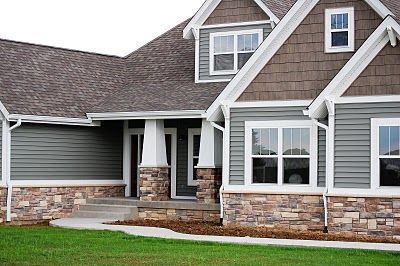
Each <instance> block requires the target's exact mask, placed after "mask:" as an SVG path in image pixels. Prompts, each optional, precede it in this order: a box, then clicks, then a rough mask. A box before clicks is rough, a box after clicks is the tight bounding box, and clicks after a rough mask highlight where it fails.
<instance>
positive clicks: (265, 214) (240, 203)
mask: <svg viewBox="0 0 400 266" xmlns="http://www.w3.org/2000/svg"><path fill="white" fill-rule="evenodd" d="M223 198H224V225H230V224H240V225H247V226H267V227H274V228H277V229H294V230H323V228H324V216H323V213H324V204H323V199H322V197H321V196H302V195H261V194H224V196H223Z"/></svg>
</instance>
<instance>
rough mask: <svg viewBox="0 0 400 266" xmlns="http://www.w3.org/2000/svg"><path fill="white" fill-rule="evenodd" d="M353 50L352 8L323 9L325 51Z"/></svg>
mask: <svg viewBox="0 0 400 266" xmlns="http://www.w3.org/2000/svg"><path fill="white" fill-rule="evenodd" d="M353 51H354V8H353V7H349V8H338V9H327V10H325V52H327V53H338V52H353Z"/></svg>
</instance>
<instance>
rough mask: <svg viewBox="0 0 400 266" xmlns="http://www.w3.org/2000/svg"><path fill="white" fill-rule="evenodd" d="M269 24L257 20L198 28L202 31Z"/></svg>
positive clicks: (268, 22)
mask: <svg viewBox="0 0 400 266" xmlns="http://www.w3.org/2000/svg"><path fill="white" fill-rule="evenodd" d="M271 22H272V21H271V20H257V21H247V22H235V23H226V24H214V25H203V26H200V29H201V30H202V29H215V28H228V27H229V28H230V27H241V26H254V25H265V24H271Z"/></svg>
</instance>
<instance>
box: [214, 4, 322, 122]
mask: <svg viewBox="0 0 400 266" xmlns="http://www.w3.org/2000/svg"><path fill="white" fill-rule="evenodd" d="M318 2H319V0H299V1H297V2H296V3H295V4H294V6H293V7H292V8H291V9H290V10H289V12H288V13H287V14H286V16H285V17H284V18H283V19H282V21H281V22H280V23H279V24H278V25H277V26H276V27H275V29H274V30H273V31H272V32H271V33H270V34H269V35H268V37H267V38H266V39H265V40H264V42H263V43H262V44H261V45H260V47H259V48H258V49H257V50H256V52H255V53H254V54H253V56H252V57H251V58H250V59H249V61H247V63H246V64H245V65H244V66H243V68H242V69H241V70H240V71H239V72H238V73H237V74H236V76H235V77H234V78H233V79H232V80H231V82H230V83H229V84H228V85H227V86H226V88H225V89H224V90H223V91H222V93H221V94H220V95H219V96H218V98H217V99H216V100H215V101H214V102H213V104H212V105H211V106H210V108H209V109H208V110H207V118H208V120H210V121H213V120H214V119H215V117H216V116H217V113H218V111H219V109H220V105H221V102H222V101H224V100H230V101H236V100H237V99H238V98H239V97H240V95H241V94H242V93H243V91H244V90H245V89H246V88H247V87H248V86H249V85H250V83H251V82H252V81H253V80H254V78H255V77H256V76H257V75H258V73H260V71H261V70H262V69H263V68H264V66H265V65H266V64H267V63H268V62H269V61H270V60H271V59H272V57H273V56H274V55H275V54H276V52H277V51H278V50H279V49H280V48H281V46H282V45H283V44H284V43H285V42H286V40H287V39H288V38H289V37H290V36H291V35H292V33H293V32H294V31H295V30H296V29H297V27H298V26H299V25H300V24H301V22H302V21H303V20H304V18H305V17H306V16H307V15H308V14H309V13H310V12H311V10H312V9H313V8H314V7H315V6H316V4H317V3H318Z"/></svg>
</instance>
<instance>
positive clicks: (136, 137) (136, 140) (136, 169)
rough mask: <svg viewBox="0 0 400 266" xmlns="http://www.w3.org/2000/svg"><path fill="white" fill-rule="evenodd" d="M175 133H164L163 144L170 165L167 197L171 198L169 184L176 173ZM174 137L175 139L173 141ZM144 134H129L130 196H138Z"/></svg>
mask: <svg viewBox="0 0 400 266" xmlns="http://www.w3.org/2000/svg"><path fill="white" fill-rule="evenodd" d="M175 138H176V134H173V133H168V132H167V133H166V134H165V146H166V150H167V162H168V165H170V166H171V168H170V171H169V179H170V181H171V182H170V189H169V197H170V198H171V190H172V189H171V184H175V182H173V181H175V180H173V179H175V173H176V158H175V157H176V139H175ZM174 139H175V141H174ZM143 141H144V134H133V135H131V191H130V194H131V197H135V198H136V197H140V190H139V186H140V164H141V162H142V151H143Z"/></svg>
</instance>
